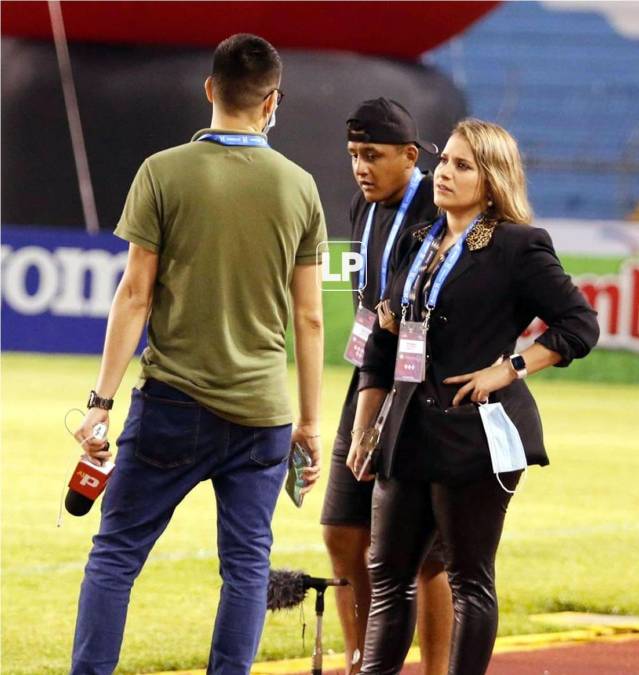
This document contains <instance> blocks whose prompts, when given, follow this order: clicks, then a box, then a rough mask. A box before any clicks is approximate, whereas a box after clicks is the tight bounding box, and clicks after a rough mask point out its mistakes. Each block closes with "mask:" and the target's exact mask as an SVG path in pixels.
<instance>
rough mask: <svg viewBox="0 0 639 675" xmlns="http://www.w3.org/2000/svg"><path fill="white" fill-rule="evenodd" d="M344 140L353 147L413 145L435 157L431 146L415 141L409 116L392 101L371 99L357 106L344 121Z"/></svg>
mask: <svg viewBox="0 0 639 675" xmlns="http://www.w3.org/2000/svg"><path fill="white" fill-rule="evenodd" d="M346 126H347V127H348V140H349V141H354V142H356V143H388V144H390V145H401V144H403V143H414V144H415V145H416V146H417V147H419V148H422V149H423V150H426V152H430V153H431V154H432V155H437V154H438V153H439V149H438V148H437V146H436V145H435V144H434V143H430V142H428V141H423V140H421V139H420V138H419V131H418V130H417V124H416V123H415V120H414V119H413V116H412V115H411V114H410V113H409V112H408V110H406V108H404V106H403V105H402V104H401V103H398V102H397V101H394V100H393V99H392V98H385V97H383V96H381V97H380V98H373V99H370V100H369V101H364V102H363V103H360V104H359V106H358V107H357V109H356V110H355V112H353V113H352V114H351V115H350V116H349V118H348V119H347V120H346Z"/></svg>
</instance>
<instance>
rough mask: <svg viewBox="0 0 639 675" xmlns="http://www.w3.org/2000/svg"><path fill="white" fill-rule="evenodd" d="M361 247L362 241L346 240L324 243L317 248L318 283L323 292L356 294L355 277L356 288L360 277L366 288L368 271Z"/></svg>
mask: <svg viewBox="0 0 639 675" xmlns="http://www.w3.org/2000/svg"><path fill="white" fill-rule="evenodd" d="M360 247H361V242H360V241H344V240H342V241H336V240H333V241H324V242H322V243H321V244H320V245H319V246H318V247H317V263H318V264H317V283H318V285H319V287H320V288H321V289H322V291H336V292H349V291H350V292H354V291H353V286H352V283H351V279H352V278H353V275H355V286H356V287H357V285H358V281H359V278H360V276H362V277H363V283H362V286H363V287H366V281H367V270H366V265H365V261H364V257H363V256H362V254H361V253H359V250H360Z"/></svg>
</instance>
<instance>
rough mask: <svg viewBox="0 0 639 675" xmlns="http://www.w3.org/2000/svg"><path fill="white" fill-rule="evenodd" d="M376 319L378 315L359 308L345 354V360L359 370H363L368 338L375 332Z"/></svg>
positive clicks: (364, 308)
mask: <svg viewBox="0 0 639 675" xmlns="http://www.w3.org/2000/svg"><path fill="white" fill-rule="evenodd" d="M376 317H377V314H375V312H371V310H370V309H366V307H358V308H357V312H356V314H355V323H354V324H353V330H352V331H351V337H350V339H349V340H348V345H347V346H346V351H345V352H344V358H345V359H346V360H347V361H348V362H349V363H352V364H353V365H354V366H357V367H358V368H361V367H362V365H363V363H364V349H366V343H367V342H368V338H369V337H370V334H371V333H372V332H373V326H374V324H375V319H376Z"/></svg>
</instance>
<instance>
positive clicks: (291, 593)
mask: <svg viewBox="0 0 639 675" xmlns="http://www.w3.org/2000/svg"><path fill="white" fill-rule="evenodd" d="M346 585H348V581H346V579H321V578H319V577H311V576H309V575H308V574H304V572H302V571H299V570H273V569H272V570H271V571H270V572H269V579H268V592H267V595H266V607H267V608H268V609H270V610H272V611H277V610H279V609H290V608H291V607H296V606H297V605H299V604H300V603H301V602H302V601H303V600H304V598H305V597H306V591H307V590H308V589H309V588H314V589H315V590H316V591H320V592H322V593H323V592H324V591H325V590H326V588H327V587H328V586H346Z"/></svg>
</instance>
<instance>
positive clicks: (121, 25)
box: [1, 1, 498, 58]
mask: <svg viewBox="0 0 639 675" xmlns="http://www.w3.org/2000/svg"><path fill="white" fill-rule="evenodd" d="M61 4H62V12H63V16H64V22H65V27H66V32H67V38H68V39H69V41H88V42H102V43H136V44H142V43H144V44H170V45H194V46H212V45H215V44H217V43H218V42H220V41H221V40H222V39H224V38H225V37H227V36H228V35H231V34H232V33H238V32H243V33H257V34H258V35H262V36H263V37H265V38H266V39H268V40H270V41H271V42H273V44H275V45H276V46H277V47H280V48H292V49H320V50H323V49H338V50H347V51H355V52H361V53H366V54H378V55H384V56H392V57H398V58H414V57H416V56H417V55H419V54H421V53H423V52H425V51H428V50H429V49H432V48H433V47H435V46H436V45H438V44H441V43H442V42H444V41H445V40H447V39H449V38H450V37H452V36H453V35H456V34H457V33H459V32H461V31H463V30H464V29H465V28H466V27H467V26H469V25H470V24H471V23H473V22H474V21H476V20H477V19H479V18H480V17H481V16H483V15H484V14H486V12H488V11H489V10H491V9H492V8H493V7H495V6H496V5H497V4H498V1H490V2H339V1H333V2H109V1H105V2H62V3H61ZM1 10H2V34H3V35H7V36H15V37H26V38H44V39H50V38H51V25H50V21H49V13H48V9H47V3H46V2H3V3H2V5H1Z"/></svg>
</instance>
